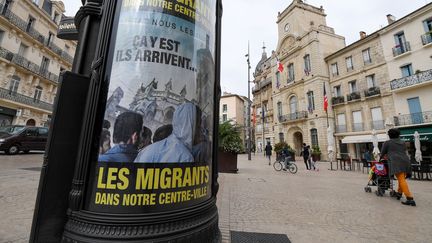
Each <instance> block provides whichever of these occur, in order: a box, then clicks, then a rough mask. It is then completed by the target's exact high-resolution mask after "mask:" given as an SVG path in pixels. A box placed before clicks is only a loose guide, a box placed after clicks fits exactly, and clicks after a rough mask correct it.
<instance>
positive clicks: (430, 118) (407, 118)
mask: <svg viewBox="0 0 432 243" xmlns="http://www.w3.org/2000/svg"><path fill="white" fill-rule="evenodd" d="M431 122H432V111H425V112H418V113H411V114H406V115H400V116H395V117H394V123H395V125H396V126H406V125H416V124H424V123H431Z"/></svg>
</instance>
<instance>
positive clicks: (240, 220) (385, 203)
mask: <svg viewBox="0 0 432 243" xmlns="http://www.w3.org/2000/svg"><path fill="white" fill-rule="evenodd" d="M42 157H43V154H41V153H39V154H37V153H33V154H29V155H24V154H20V155H17V156H8V155H4V154H0V164H1V170H0V242H1V243H3V242H28V238H29V232H30V228H31V220H32V217H33V208H34V204H35V199H36V193H37V186H38V182H39V175H40V167H41V165H42ZM273 159H274V158H273ZM297 165H298V167H299V171H298V172H297V174H295V175H292V174H290V173H286V172H277V171H275V170H274V169H273V167H272V166H268V162H267V160H266V159H265V158H264V156H263V155H262V154H257V155H255V156H254V155H252V161H248V160H247V155H239V163H238V167H239V173H237V174H225V173H221V174H219V183H220V190H219V193H218V203H217V204H218V208H219V212H220V217H219V218H220V219H219V220H220V229H221V231H222V236H223V242H229V239H230V234H229V232H230V230H232V231H247V232H258V233H278V234H286V235H287V236H288V238H289V239H290V240H291V242H294V243H296V242H305V243H309V242H350V243H351V242H368V243H369V242H409V243H411V242H421V243H427V242H431V241H432V208H431V207H432V182H431V181H409V182H408V183H409V186H410V189H411V191H412V192H413V193H414V197H415V200H416V202H417V207H411V206H404V205H401V204H400V202H398V201H396V200H395V199H393V198H390V197H389V196H388V194H387V195H386V196H385V197H377V196H375V194H374V193H365V192H364V190H363V187H364V186H365V184H366V182H367V175H366V174H362V173H361V171H360V172H358V171H356V172H352V171H349V172H348V171H329V170H327V168H328V167H329V165H328V164H327V163H320V165H319V166H320V171H319V172H313V171H306V170H305V167H304V164H303V162H300V161H298V162H297Z"/></svg>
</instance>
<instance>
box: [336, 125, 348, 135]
mask: <svg viewBox="0 0 432 243" xmlns="http://www.w3.org/2000/svg"><path fill="white" fill-rule="evenodd" d="M346 131H347V127H346V125H336V133H341V132H346Z"/></svg>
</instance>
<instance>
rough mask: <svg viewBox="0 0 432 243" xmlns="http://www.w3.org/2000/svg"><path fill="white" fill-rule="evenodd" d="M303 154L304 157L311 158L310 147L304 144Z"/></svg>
mask: <svg viewBox="0 0 432 243" xmlns="http://www.w3.org/2000/svg"><path fill="white" fill-rule="evenodd" d="M301 155H303V158H309V155H310V152H309V148H308V147H307V146H303V150H302V152H301Z"/></svg>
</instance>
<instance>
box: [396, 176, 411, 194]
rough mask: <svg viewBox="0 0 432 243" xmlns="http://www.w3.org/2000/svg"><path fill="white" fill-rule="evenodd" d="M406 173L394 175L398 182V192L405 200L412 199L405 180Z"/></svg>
mask: <svg viewBox="0 0 432 243" xmlns="http://www.w3.org/2000/svg"><path fill="white" fill-rule="evenodd" d="M405 177H406V173H403V172H401V173H396V178H397V180H398V192H399V193H403V194H405V197H407V198H413V195H412V194H411V192H410V190H409V188H408V183H407V181H406V179H405Z"/></svg>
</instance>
